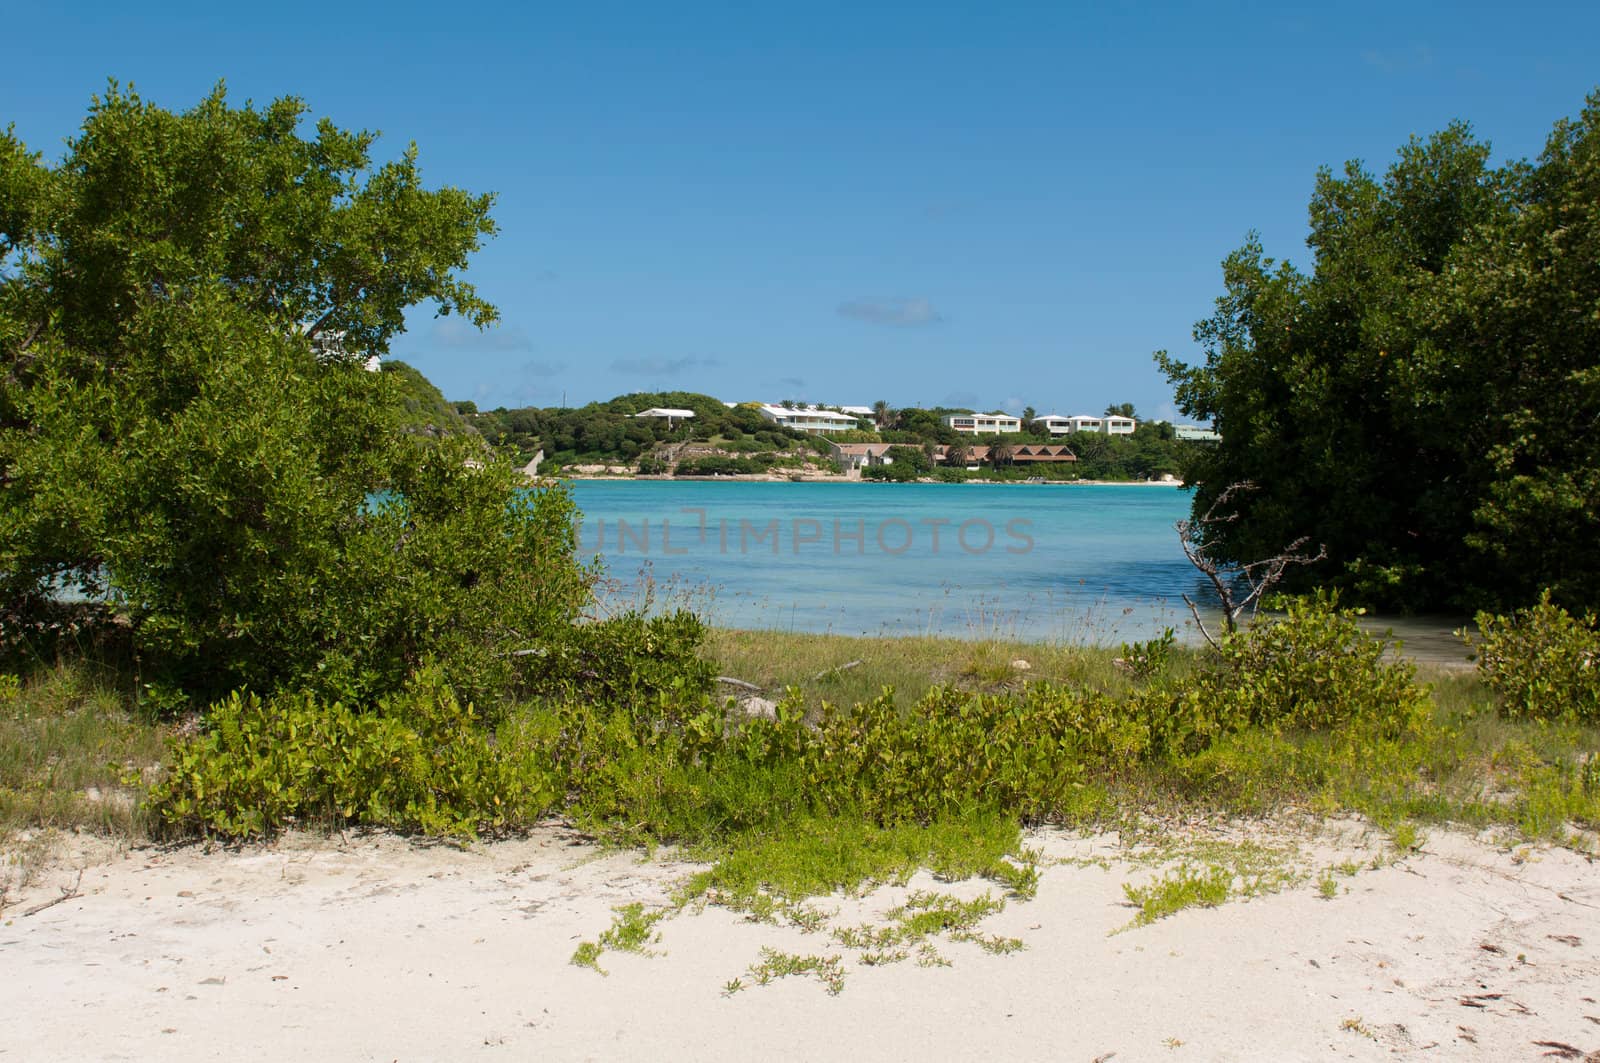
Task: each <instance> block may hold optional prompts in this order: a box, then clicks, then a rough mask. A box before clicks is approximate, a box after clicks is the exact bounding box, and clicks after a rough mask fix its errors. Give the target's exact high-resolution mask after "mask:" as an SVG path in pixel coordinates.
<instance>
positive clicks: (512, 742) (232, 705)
mask: <svg viewBox="0 0 1600 1063" xmlns="http://www.w3.org/2000/svg"><path fill="white" fill-rule="evenodd" d="M524 726H525V725H524ZM513 730H515V728H514V729H513ZM498 738H499V740H498V741H496V740H495V738H494V737H492V736H491V735H490V733H489V731H488V730H487V729H486V728H484V727H483V726H482V725H481V721H479V720H478V718H477V714H476V713H475V711H474V710H473V707H472V706H471V705H470V704H468V705H463V704H462V703H461V702H460V701H459V700H457V698H456V697H455V695H454V694H453V693H452V692H451V691H450V688H449V686H448V684H447V683H446V682H445V680H444V675H443V673H442V672H441V671H440V670H439V669H438V668H434V667H428V668H424V669H423V670H422V671H420V672H419V673H418V674H417V676H416V677H415V678H414V679H413V680H412V682H411V683H410V684H408V685H407V687H406V688H405V689H404V690H402V691H400V692H397V693H395V694H392V695H389V696H388V697H386V698H384V699H383V700H381V701H380V702H379V704H378V706H377V708H376V709H375V710H373V711H371V712H357V711H355V710H353V709H351V708H349V707H347V706H345V705H344V704H343V703H341V702H333V703H332V704H329V703H326V702H322V701H319V700H318V699H317V698H316V697H315V696H314V695H311V694H283V695H278V696H275V697H271V698H267V699H265V700H263V699H262V698H260V697H258V696H256V695H254V694H239V693H235V694H233V695H231V696H229V697H228V698H226V699H225V700H223V701H221V702H218V703H217V704H215V705H213V706H211V708H210V709H209V710H208V712H207V713H206V731H205V732H204V733H203V734H201V735H198V736H195V737H192V738H187V739H179V740H176V741H175V742H174V743H173V745H172V748H171V751H170V755H169V758H168V764H167V767H166V773H165V774H164V776H163V777H162V778H161V779H160V780H159V781H158V782H157V783H156V785H155V786H154V787H153V788H152V789H151V791H150V794H149V796H148V798H147V803H148V805H149V807H150V808H151V809H152V810H153V811H154V812H155V814H156V816H157V817H159V819H160V820H161V821H162V822H164V823H165V824H166V825H167V828H168V829H169V830H170V831H173V832H174V833H180V834H183V833H193V832H199V833H205V834H220V835H225V836H229V837H250V836H254V835H262V834H272V833H274V832H276V831H278V830H280V829H282V828H283V827H285V826H288V825H291V824H294V823H297V822H305V821H308V820H309V821H315V822H320V823H324V824H331V825H338V824H342V823H357V824H366V825H371V826H385V827H397V828H401V829H405V830H417V831H422V832H425V833H429V834H456V835H471V834H475V833H476V832H477V831H478V830H481V829H497V828H503V827H517V826H530V825H532V824H533V823H534V822H535V821H536V820H538V819H539V818H540V817H541V816H543V815H544V814H545V813H546V812H547V811H549V809H550V808H551V807H552V806H553V805H554V804H555V800H556V796H557V790H556V787H555V779H554V776H553V775H552V773H551V771H550V769H549V767H548V763H547V761H546V759H545V757H544V756H543V754H542V748H543V743H542V742H541V741H539V740H538V738H537V736H536V735H534V734H533V733H532V732H531V731H527V730H523V731H520V732H518V733H513V732H512V731H507V732H506V733H504V734H501V735H499V736H498Z"/></svg>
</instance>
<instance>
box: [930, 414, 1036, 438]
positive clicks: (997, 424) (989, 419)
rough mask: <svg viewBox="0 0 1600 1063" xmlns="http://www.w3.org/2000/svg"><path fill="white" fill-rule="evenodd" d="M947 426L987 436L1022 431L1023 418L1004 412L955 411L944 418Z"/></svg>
mask: <svg viewBox="0 0 1600 1063" xmlns="http://www.w3.org/2000/svg"><path fill="white" fill-rule="evenodd" d="M944 423H945V425H946V426H948V427H950V428H953V429H955V430H956V431H957V432H965V433H966V434H967V435H972V436H987V435H997V434H1003V433H1011V432H1020V431H1022V418H1020V417H1011V416H1008V415H1006V414H1003V413H954V414H951V415H949V416H948V417H946V418H945V419H944Z"/></svg>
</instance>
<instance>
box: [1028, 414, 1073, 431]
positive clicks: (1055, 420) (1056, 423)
mask: <svg viewBox="0 0 1600 1063" xmlns="http://www.w3.org/2000/svg"><path fill="white" fill-rule="evenodd" d="M1071 422H1072V418H1070V417H1063V416H1062V415H1061V414H1059V413H1047V414H1045V415H1044V416H1043V417H1035V418H1034V419H1033V423H1034V424H1036V425H1039V426H1040V427H1042V428H1043V429H1044V430H1045V431H1046V432H1049V433H1050V434H1051V435H1053V436H1064V435H1066V434H1067V433H1069V432H1071V431H1072V424H1071Z"/></svg>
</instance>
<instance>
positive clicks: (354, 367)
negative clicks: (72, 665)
mask: <svg viewBox="0 0 1600 1063" xmlns="http://www.w3.org/2000/svg"><path fill="white" fill-rule="evenodd" d="M305 111H306V109H305V105H304V104H302V103H301V102H300V101H298V100H295V99H284V100H279V101H277V102H275V103H273V104H271V105H270V106H268V107H267V108H266V109H264V110H256V109H254V108H253V107H251V106H250V105H246V106H245V107H243V108H234V107H231V106H229V105H228V103H227V100H226V97H225V94H224V92H223V90H222V89H221V88H220V87H219V88H218V89H217V90H216V91H215V92H213V93H212V94H211V95H210V96H208V97H207V98H206V99H204V100H202V101H201V102H200V103H199V104H198V105H197V106H196V107H194V108H193V109H191V110H189V111H186V112H182V113H174V112H169V111H166V110H163V109H161V108H159V107H156V106H154V105H153V104H150V103H148V102H146V101H144V100H142V99H141V98H139V97H138V96H137V95H135V94H134V93H133V92H131V91H126V92H124V91H122V90H121V89H119V88H118V87H117V86H115V85H113V86H112V87H111V89H110V90H109V91H108V92H107V94H106V95H105V96H103V97H99V98H96V99H95V100H94V101H93V103H92V105H91V107H90V110H89V114H88V117H87V119H86V121H85V122H84V125H83V128H82V131H81V133H80V134H79V135H78V136H77V137H76V138H74V139H73V140H72V141H70V142H69V144H68V146H67V150H66V154H65V156H64V157H63V158H62V159H61V161H60V162H59V163H57V164H55V165H49V164H46V163H44V162H43V161H42V160H41V159H40V157H39V156H38V155H36V154H30V153H29V152H27V150H26V148H25V147H24V146H23V145H21V144H20V143H19V142H17V141H16V140H15V138H14V137H12V136H11V135H10V134H9V133H8V134H7V137H6V139H5V141H4V143H3V145H0V149H3V150H0V226H3V231H0V252H3V253H4V255H5V258H4V260H3V262H0V265H3V269H4V272H3V274H0V374H3V375H0V595H3V597H4V600H5V602H6V603H7V611H8V615H7V621H8V627H9V628H10V630H9V632H8V634H9V635H10V636H11V637H13V638H14V639H24V640H25V639H27V638H29V637H31V636H29V635H28V632H29V631H30V630H33V631H34V634H35V635H38V634H40V632H39V631H38V630H37V629H36V628H34V629H30V626H29V624H30V618H32V617H37V616H42V615H44V614H45V613H47V612H48V611H49V609H48V607H49V606H50V605H51V604H52V603H55V602H58V601H59V600H60V598H61V596H62V595H63V594H64V593H65V594H68V595H72V594H79V595H86V596H88V597H90V598H96V599H104V600H107V601H108V602H109V603H110V605H111V607H112V608H113V610H114V611H115V612H117V613H119V614H120V615H121V621H122V623H123V625H124V626H125V629H126V630H127V631H128V632H129V634H130V637H131V640H132V646H133V649H134V651H135V653H136V654H137V657H138V660H139V662H140V669H141V671H142V673H143V675H144V677H145V678H146V680H147V681H148V682H149V684H150V689H151V690H152V691H156V692H167V694H164V695H163V696H164V697H165V696H171V697H179V696H181V694H180V693H179V692H183V691H188V692H202V691H220V690H225V689H228V688H231V687H235V686H241V685H247V686H250V687H253V688H255V689H257V690H263V691H265V690H270V689H273V688H276V687H278V686H282V685H294V686H303V687H312V688H317V689H320V690H322V691H324V692H326V693H330V694H333V695H335V696H341V697H349V698H356V699H366V698H368V697H371V696H374V695H377V694H381V693H383V692H386V691H390V690H394V689H398V688H399V686H400V685H401V684H402V683H403V682H404V681H405V680H406V677H407V676H408V675H409V674H410V673H411V672H412V671H413V670H414V669H415V668H416V667H417V666H418V665H419V664H420V663H421V662H423V661H425V660H427V659H429V658H435V659H437V660H438V661H439V662H440V664H441V666H442V667H443V668H444V669H445V671H446V673H447V674H448V675H449V676H450V678H451V680H452V681H453V682H455V683H457V684H458V688H459V689H460V690H461V692H462V693H463V696H465V697H473V696H482V695H484V694H485V693H487V692H489V691H491V690H495V689H497V688H500V687H502V686H503V685H504V683H505V682H506V681H507V680H508V679H509V678H510V671H511V659H510V658H508V657H507V655H506V654H507V651H508V649H510V648H511V647H512V646H515V645H518V644H525V640H529V639H532V638H536V637H538V636H539V635H540V634H542V633H548V632H551V631H553V630H556V629H558V628H561V627H563V626H564V625H566V624H567V623H568V622H569V621H570V620H571V618H572V616H573V615H574V612H575V610H576V609H577V608H578V605H579V603H580V602H581V601H582V600H583V597H584V594H585V592H586V588H587V580H588V574H587V573H586V572H585V571H583V570H582V569H581V568H579V567H578V566H577V565H575V564H574V562H573V557H572V550H573V540H572V523H571V518H572V508H571V503H570V501H569V500H568V499H567V498H566V497H565V496H564V495H562V494H560V493H542V494H533V495H529V494H525V493H523V492H521V491H520V490H519V488H520V486H521V483H520V481H519V480H518V479H517V478H516V476H515V474H514V473H513V471H512V470H511V469H510V468H509V466H507V465H504V464H503V463H497V462H494V461H492V460H488V455H487V454H486V453H485V452H484V450H483V447H482V444H481V442H475V441H474V440H473V439H471V438H470V437H465V436H455V437H450V438H446V439H440V440H436V439H432V438H430V436H429V435H428V434H421V433H418V432H416V431H415V430H414V429H415V427H416V425H415V422H416V414H417V411H416V410H414V409H410V408H408V405H407V403H408V400H411V399H413V398H414V397H415V396H416V395H417V393H418V392H417V388H416V387H415V381H413V380H411V379H410V376H409V374H407V373H404V372H384V373H369V372H366V371H364V370H363V368H362V363H364V362H365V361H366V359H367V358H368V357H369V356H371V355H373V354H381V353H382V352H383V351H385V350H386V349H387V345H388V342H389V339H390V338H391V337H392V336H393V335H394V334H395V333H396V332H397V331H398V330H399V329H400V328H401V327H402V326H403V320H404V319H403V315H404V311H405V310H406V309H407V308H408V307H410V306H412V305H414V304H417V303H419V302H423V301H432V302H433V303H434V304H435V305H436V306H437V308H438V311H439V312H440V313H455V312H459V313H462V314H463V315H465V316H467V317H468V318H469V319H471V320H472V321H474V322H477V323H480V324H481V323H484V322H487V321H490V320H492V319H493V317H494V309H493V307H491V306H489V305H488V304H487V303H485V302H484V301H483V300H481V299H480V298H478V296H477V295H476V294H475V293H474V292H473V290H472V288H471V286H470V285H468V284H466V283H465V282H463V281H462V280H461V279H460V278H459V276H458V273H459V271H460V270H461V269H462V268H463V267H464V266H465V264H466V258H467V255H468V254H469V253H470V252H471V251H473V250H475V249H476V248H477V246H478V244H479V241H480V239H481V238H483V237H484V236H486V235H489V234H491V233H493V231H494V226H493V222H492V221H491V220H490V218H489V215H488V209H489V206H490V197H488V196H474V195H470V194H468V193H466V192H463V191H461V190H459V189H452V188H444V189H438V190H432V191H429V190H425V189H424V188H423V187H422V186H421V184H420V178H419V174H418V170H417V165H416V162H417V153H416V150H415V148H414V147H412V148H409V149H408V150H407V151H406V152H405V154H404V155H403V157H402V158H401V159H400V160H398V161H395V162H390V163H386V164H383V165H381V166H376V167H374V166H373V165H372V164H371V163H370V161H369V158H368V150H369V148H370V146H371V144H372V142H373V134H369V133H348V132H344V131H341V130H339V129H338V128H336V127H335V126H334V125H333V124H332V123H330V122H328V121H326V120H323V121H321V122H320V123H318V125H317V127H316V133H315V136H314V137H311V138H309V139H305V138H302V137H301V136H300V135H299V133H298V129H299V126H300V124H301V121H302V118H303V116H304V114H305ZM19 632H20V633H21V634H20V635H19V634H18V633H19ZM13 648H16V647H15V646H13ZM31 648H32V649H34V650H35V651H38V650H39V649H40V648H41V647H40V644H38V643H37V642H35V643H33V644H32V646H31Z"/></svg>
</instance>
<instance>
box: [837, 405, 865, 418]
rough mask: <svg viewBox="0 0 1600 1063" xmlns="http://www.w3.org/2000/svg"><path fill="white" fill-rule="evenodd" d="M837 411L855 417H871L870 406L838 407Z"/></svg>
mask: <svg viewBox="0 0 1600 1063" xmlns="http://www.w3.org/2000/svg"><path fill="white" fill-rule="evenodd" d="M839 409H841V410H843V411H844V412H845V413H848V414H853V415H854V416H856V417H871V416H872V407H871V406H840V407H839Z"/></svg>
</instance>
